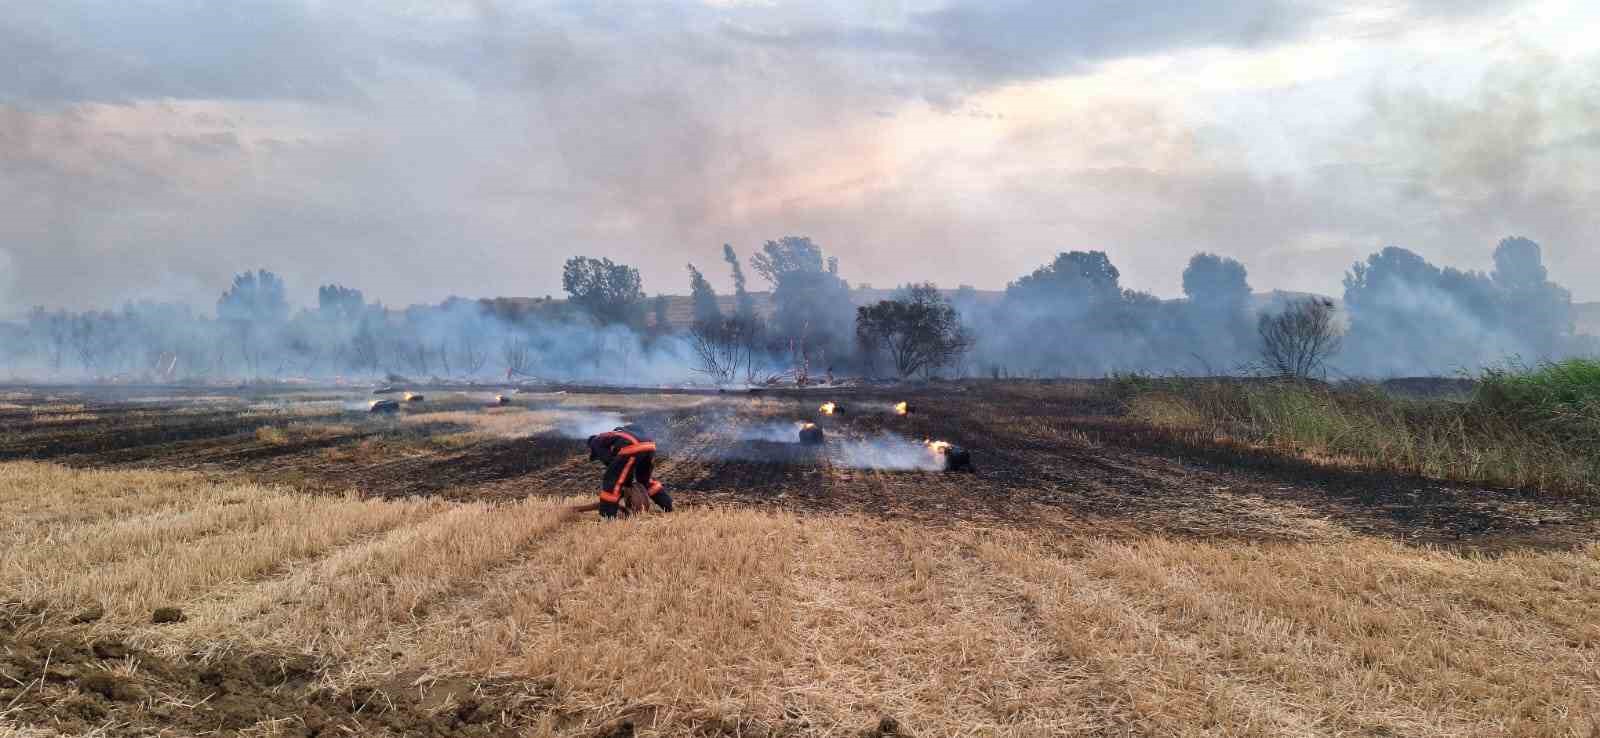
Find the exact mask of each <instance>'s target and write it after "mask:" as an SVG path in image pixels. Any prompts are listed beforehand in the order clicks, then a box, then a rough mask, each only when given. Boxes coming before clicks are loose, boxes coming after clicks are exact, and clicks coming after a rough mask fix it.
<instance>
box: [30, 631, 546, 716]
mask: <svg viewBox="0 0 1600 738" xmlns="http://www.w3.org/2000/svg"><path fill="white" fill-rule="evenodd" d="M13 609H14V610H16V609H20V608H19V607H17V606H13ZM22 614H23V619H27V618H28V617H29V616H28V614H27V613H22ZM12 624H14V623H12V622H11V621H9V620H8V621H7V622H6V623H0V704H6V705H10V709H9V710H8V711H7V716H6V717H7V719H8V720H10V721H11V722H13V723H16V724H19V725H22V726H25V727H26V726H34V727H40V728H50V729H52V730H56V731H60V732H63V733H66V734H79V733H87V732H90V731H93V730H95V729H96V728H99V727H101V726H104V725H107V724H115V725H118V726H119V728H118V734H119V735H158V734H161V735H166V734H171V733H173V732H174V731H176V732H178V733H181V734H187V735H197V734H204V733H213V732H221V733H224V734H227V733H234V732H237V731H241V730H244V729H247V728H251V727H253V726H263V725H272V726H273V729H274V731H275V734H278V735H304V736H335V735H428V736H501V735H506V736H511V735H517V731H516V730H515V729H514V726H515V725H517V724H519V723H521V722H525V720H524V719H525V718H526V717H527V716H528V715H530V714H534V713H537V712H538V711H539V707H540V703H541V698H540V695H541V694H544V693H545V691H544V690H541V689H540V688H538V687H537V686H535V685H530V684H528V683H525V682H520V681H517V680H484V681H477V680H470V679H435V678H430V677H419V675H416V674H408V675H403V676H399V677H395V678H394V679H391V680H390V681H388V682H386V683H383V684H373V685H360V686H356V687H352V688H350V689H347V690H333V689H328V688H326V687H325V686H323V685H322V683H321V675H322V673H323V671H322V665H321V664H319V663H318V662H317V661H316V660H315V659H312V658H310V657H307V656H301V655H295V654H272V653H243V654H229V655H227V656H223V657H217V658H209V659H193V660H182V661H171V660H167V659H164V658H161V657H159V656H156V655H154V654H151V653H148V652H145V651H142V650H140V649H137V648H134V647H131V646H129V645H127V644H125V643H123V642H121V641H120V640H116V639H99V640H93V641H88V642H85V641H83V640H82V639H81V638H79V637H76V636H78V635H81V634H72V633H55V634H45V633H43V632H39V633H33V634H27V633H19V632H17V631H16V630H14V629H13V628H11V627H7V626H8V625H12Z"/></svg>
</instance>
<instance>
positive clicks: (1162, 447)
mask: <svg viewBox="0 0 1600 738" xmlns="http://www.w3.org/2000/svg"><path fill="white" fill-rule="evenodd" d="M0 396H3V397H4V398H5V399H3V400H0V428H3V430H0V461H9V460H22V459H27V460H36V461H50V462H54V463H59V464H63V465H67V466H72V467H85V468H125V469H159V470H181V471H192V472H199V473H202V474H205V475H208V476H210V477H214V478H217V479H248V480H251V481H258V482H263V483H270V484H285V485H289V486H292V487H293V488H295V489H296V490H298V491H301V492H305V493H311V494H347V493H351V492H354V493H356V494H358V495H360V496H363V497H382V498H406V497H418V496H429V497H441V498H446V499H451V500H462V501H473V500H477V501H506V500H516V499H521V498H524V497H529V496H560V495H580V494H583V495H586V494H592V492H593V488H594V486H595V485H596V484H597V483H598V473H599V469H598V467H596V465H595V464H593V462H590V461H588V460H587V452H586V450H585V448H584V444H583V438H585V437H586V436H587V435H588V434H590V433H595V432H598V431H600V430H605V429H609V428H610V427H612V426H613V425H615V424H620V423H622V422H632V423H639V424H641V425H643V426H644V427H645V428H646V429H648V430H649V431H650V432H651V433H653V434H654V435H655V436H656V437H657V440H658V441H659V442H660V446H661V449H662V450H661V453H660V454H659V457H660V458H659V460H658V471H657V476H658V477H659V478H661V479H662V480H664V481H665V482H666V483H668V484H669V485H671V488H672V489H673V490H674V492H675V495H676V496H677V497H678V498H679V500H680V501H681V503H682V504H684V505H686V506H696V505H755V506H762V507H776V508H782V509H788V510H794V511H797V512H805V513H865V514H870V515H881V516H889V517H895V518H906V519H912V520H917V521H922V522H927V523H933V524H939V523H978V524H985V525H1004V526H1022V527H1042V528H1050V529H1058V530H1067V531H1075V532H1081V533H1091V534H1095V535H1125V534H1140V533H1156V532H1159V533H1168V534H1180V535H1190V536H1199V537H1208V538H1209V537H1221V538H1238V539H1244V540H1263V541H1265V540H1300V539H1305V538H1307V537H1324V536H1330V535H1333V536H1337V535H1346V534H1357V535H1373V536H1382V537H1388V538H1393V539H1396V540H1401V541H1406V542H1411V543H1427V544H1439V545H1446V546H1450V547H1463V548H1468V549H1484V550H1497V549H1505V548H1515V547H1519V546H1536V547H1537V546H1557V547H1559V546H1564V545H1571V544H1573V543H1576V542H1582V541H1585V540H1588V539H1590V538H1591V537H1592V535H1593V533H1594V532H1595V531H1596V530H1597V526H1596V520H1597V516H1596V515H1595V514H1594V513H1593V512H1591V510H1592V506H1590V505H1587V504H1585V503H1583V502H1582V501H1581V500H1573V499H1569V498H1564V497H1561V496H1553V495H1539V494H1530V493H1529V492H1527V491H1517V490H1497V489H1488V488H1484V487H1482V486H1477V485H1467V484H1460V483H1450V482H1443V481H1439V480H1432V479H1425V478H1420V477H1415V476H1404V475H1397V474H1390V473H1383V472H1378V471H1371V470H1362V469H1353V468H1348V467H1345V466H1341V465H1339V464H1337V463H1334V462H1325V463H1318V462H1317V461H1315V460H1308V459H1306V458H1303V457H1300V456H1294V455H1285V454H1282V453H1277V452H1273V451H1269V450H1263V449H1251V448H1245V447H1241V446H1240V445H1238V444H1224V443H1216V444H1202V443H1196V442H1195V441H1194V440H1192V439H1191V438H1188V437H1185V436H1183V435H1181V434H1176V433H1172V432H1169V431H1166V430H1162V429H1160V428H1156V427H1152V426H1150V425H1147V424H1144V423H1141V422H1138V421H1135V420H1132V419H1129V418H1126V417H1124V414H1123V410H1122V408H1121V406H1120V404H1119V403H1118V402H1116V401H1115V400H1113V399H1110V398H1109V397H1108V395H1107V393H1105V392H1104V391H1103V390H1101V389H1100V388H1099V387H1097V386H1096V385H1095V384H1092V383H1024V382H1017V383H972V384H942V385H935V386H932V387H922V388H913V389H883V390H873V389H858V388H846V389H839V390H835V391H825V390H806V391H788V392H783V391H767V392H761V393H743V392H740V393H732V394H729V393H701V392H649V391H623V390H596V389H588V390H584V389H578V388H574V389H571V390H549V391H531V390H530V391H526V392H522V393H519V394H514V395H507V404H506V405H504V406H497V405H496V404H495V402H494V396H495V392H494V391H492V390H473V391H460V390H451V389H448V388H438V389H435V390H432V391H427V392H426V394H425V399H424V400H423V401H422V402H418V403H403V407H402V410H401V411H400V412H399V413H397V414H394V415H374V414H369V413H368V412H367V411H366V407H367V403H368V402H369V401H371V400H373V399H375V398H374V397H372V396H371V395H368V394H365V393H364V392H362V391H360V390H344V391H340V390H298V391H277V392H274V391H245V390H232V391H225V392H218V391H215V390H206V391H188V392H184V393H181V394H178V393H174V392H172V391H171V390H167V389H149V390H141V391H128V390H111V389H104V388H83V389H79V390H74V389H71V388H64V389H59V390H50V391H18V390H13V391H11V392H9V393H4V394H3V395H0ZM826 401H832V402H836V403H838V405H839V408H840V410H839V412H838V413H837V414H834V415H825V414H822V413H821V412H819V406H820V404H821V403H823V402H826ZM900 402H909V403H910V405H911V407H912V408H913V412H912V413H910V414H909V415H905V416H902V415H899V414H897V413H896V411H895V405H896V404H897V403H900ZM800 422H815V423H817V424H818V425H819V426H820V427H821V428H822V429H823V430H824V433H825V438H826V441H825V443H824V444H822V445H821V446H805V445H801V444H800V443H798V442H797V433H796V431H797V427H796V426H797V424H798V423H800ZM925 439H934V440H944V441H948V442H953V443H955V444H957V445H958V446H961V447H964V448H966V449H969V450H970V452H971V454H972V456H973V458H974V462H975V471H974V472H973V473H960V472H943V471H938V470H933V469H931V468H922V467H934V466H937V462H936V460H930V459H919V458H912V459H910V460H909V461H908V460H907V459H905V458H904V457H905V456H907V455H911V456H919V455H920V454H919V453H916V452H914V451H913V450H912V449H911V447H916V446H920V442H921V441H923V440H925ZM886 444H887V445H891V446H893V449H892V450H888V451H886V450H885V449H884V448H883V446H885V445H886ZM886 454H887V455H886ZM930 456H931V455H930ZM893 457H900V458H893ZM922 462H927V463H926V464H924V463H922ZM907 467H911V468H907Z"/></svg>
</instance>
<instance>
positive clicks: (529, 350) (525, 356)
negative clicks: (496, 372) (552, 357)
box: [500, 336, 533, 376]
mask: <svg viewBox="0 0 1600 738" xmlns="http://www.w3.org/2000/svg"><path fill="white" fill-rule="evenodd" d="M500 359H501V360H502V361H504V362H505V363H506V374H507V375H513V374H517V375H524V376H525V375H527V373H528V370H529V369H532V368H533V345H532V343H530V342H529V341H528V339H526V338H524V337H522V336H506V338H505V340H504V341H503V342H501V344H500Z"/></svg>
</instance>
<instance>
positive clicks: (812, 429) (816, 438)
mask: <svg viewBox="0 0 1600 738" xmlns="http://www.w3.org/2000/svg"><path fill="white" fill-rule="evenodd" d="M822 441H823V436H822V428H820V427H818V426H817V425H816V424H814V423H806V424H805V425H802V426H800V445H802V446H821V445H822Z"/></svg>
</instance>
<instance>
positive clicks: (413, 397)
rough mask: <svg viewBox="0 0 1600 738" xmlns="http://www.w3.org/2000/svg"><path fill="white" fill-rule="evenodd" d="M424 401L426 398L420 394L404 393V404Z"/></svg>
mask: <svg viewBox="0 0 1600 738" xmlns="http://www.w3.org/2000/svg"><path fill="white" fill-rule="evenodd" d="M426 399H428V398H426V397H423V396H422V394H420V393H417V392H407V393H406V402H422V401H423V400H426Z"/></svg>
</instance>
